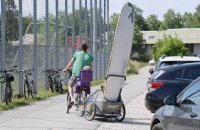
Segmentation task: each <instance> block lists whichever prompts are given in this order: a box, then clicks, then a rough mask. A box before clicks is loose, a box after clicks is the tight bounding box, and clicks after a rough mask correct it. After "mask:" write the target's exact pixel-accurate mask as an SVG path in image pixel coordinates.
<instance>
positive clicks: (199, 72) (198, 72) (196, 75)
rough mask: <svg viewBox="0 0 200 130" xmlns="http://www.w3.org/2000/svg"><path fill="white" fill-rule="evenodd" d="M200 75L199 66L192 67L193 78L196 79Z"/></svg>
mask: <svg viewBox="0 0 200 130" xmlns="http://www.w3.org/2000/svg"><path fill="white" fill-rule="evenodd" d="M199 76H200V68H199V67H193V68H192V79H196V78H198V77H199Z"/></svg>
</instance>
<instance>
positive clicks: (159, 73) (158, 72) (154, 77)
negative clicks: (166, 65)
mask: <svg viewBox="0 0 200 130" xmlns="http://www.w3.org/2000/svg"><path fill="white" fill-rule="evenodd" d="M163 73H164V71H162V70H160V71H155V72H154V73H153V74H152V75H151V78H150V80H152V79H157V77H159V76H160V75H162V74H163Z"/></svg>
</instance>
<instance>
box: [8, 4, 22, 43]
mask: <svg viewBox="0 0 200 130" xmlns="http://www.w3.org/2000/svg"><path fill="white" fill-rule="evenodd" d="M5 17H6V41H7V42H8V43H10V42H11V41H13V40H18V37H19V36H18V35H19V34H18V32H19V26H18V10H17V6H16V5H15V1H14V0H6V1H5Z"/></svg>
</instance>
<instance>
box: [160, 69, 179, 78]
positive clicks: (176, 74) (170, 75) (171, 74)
mask: <svg viewBox="0 0 200 130" xmlns="http://www.w3.org/2000/svg"><path fill="white" fill-rule="evenodd" d="M181 74H182V70H178V71H173V72H167V71H166V73H164V74H163V75H160V77H158V78H157V79H159V80H163V79H164V80H174V79H180V78H181Z"/></svg>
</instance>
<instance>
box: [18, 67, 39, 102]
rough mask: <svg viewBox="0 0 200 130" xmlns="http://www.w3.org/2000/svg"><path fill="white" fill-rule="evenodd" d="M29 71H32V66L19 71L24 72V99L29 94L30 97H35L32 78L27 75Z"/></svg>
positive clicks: (29, 73)
mask: <svg viewBox="0 0 200 130" xmlns="http://www.w3.org/2000/svg"><path fill="white" fill-rule="evenodd" d="M30 71H34V68H33V69H28V70H21V71H19V72H24V97H25V99H26V100H27V99H28V98H29V96H31V97H32V98H34V97H36V90H35V85H34V82H33V79H31V78H30V77H29V76H30V75H32V73H31V72H30Z"/></svg>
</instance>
